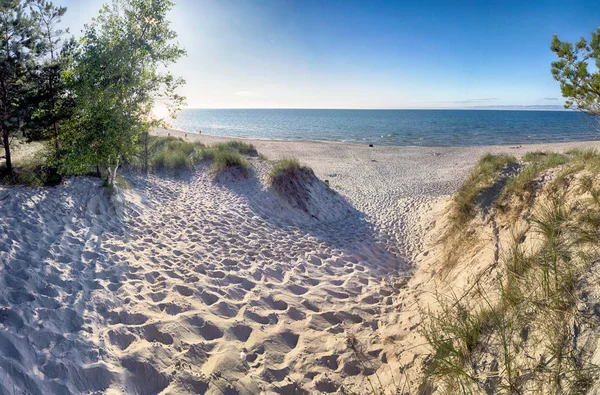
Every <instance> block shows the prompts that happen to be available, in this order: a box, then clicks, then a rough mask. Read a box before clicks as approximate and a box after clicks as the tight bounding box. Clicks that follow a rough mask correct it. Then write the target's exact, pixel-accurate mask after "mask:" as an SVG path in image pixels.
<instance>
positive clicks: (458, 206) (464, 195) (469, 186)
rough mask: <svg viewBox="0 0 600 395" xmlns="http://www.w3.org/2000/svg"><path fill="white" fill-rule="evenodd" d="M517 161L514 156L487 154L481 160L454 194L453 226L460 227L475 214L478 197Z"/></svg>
mask: <svg viewBox="0 0 600 395" xmlns="http://www.w3.org/2000/svg"><path fill="white" fill-rule="evenodd" d="M514 162H516V159H515V157H514V156H510V155H492V154H487V155H485V156H484V157H483V158H481V159H480V160H479V162H478V163H477V165H476V166H475V168H474V169H473V171H472V172H471V174H470V175H469V177H468V178H467V180H466V181H465V183H464V184H463V185H462V187H461V188H460V189H459V190H458V192H457V193H456V194H455V195H454V200H453V202H452V208H451V210H452V212H451V222H452V226H453V228H460V227H462V225H464V224H465V223H466V222H468V221H469V220H471V219H472V218H473V217H474V216H475V213H476V211H475V206H476V203H477V198H478V197H479V196H480V195H481V193H482V192H483V191H484V190H486V189H488V188H491V187H492V185H493V184H494V182H495V181H496V179H497V178H498V176H499V175H500V173H501V172H502V170H503V169H504V168H505V167H506V166H507V165H508V164H509V163H514Z"/></svg>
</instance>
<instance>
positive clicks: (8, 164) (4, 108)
mask: <svg viewBox="0 0 600 395" xmlns="http://www.w3.org/2000/svg"><path fill="white" fill-rule="evenodd" d="M1 86H2V121H3V122H6V121H7V120H8V112H7V106H8V93H7V92H6V81H4V80H3V81H2V84H1ZM1 127H2V145H4V156H5V159H6V171H7V173H8V174H12V160H11V157H10V136H9V133H8V126H7V125H6V124H5V125H4V126H1Z"/></svg>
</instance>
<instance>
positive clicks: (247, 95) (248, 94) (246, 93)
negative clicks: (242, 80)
mask: <svg viewBox="0 0 600 395" xmlns="http://www.w3.org/2000/svg"><path fill="white" fill-rule="evenodd" d="M234 95H235V96H239V97H245V98H248V99H264V96H263V95H261V94H260V93H256V92H251V91H239V92H235V93H234Z"/></svg>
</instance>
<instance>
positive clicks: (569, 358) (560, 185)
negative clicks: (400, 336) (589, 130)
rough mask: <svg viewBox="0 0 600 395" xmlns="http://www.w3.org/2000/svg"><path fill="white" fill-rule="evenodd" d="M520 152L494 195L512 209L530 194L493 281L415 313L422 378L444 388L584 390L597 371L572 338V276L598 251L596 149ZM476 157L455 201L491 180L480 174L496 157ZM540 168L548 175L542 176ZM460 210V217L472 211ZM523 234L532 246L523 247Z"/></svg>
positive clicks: (577, 310)
mask: <svg viewBox="0 0 600 395" xmlns="http://www.w3.org/2000/svg"><path fill="white" fill-rule="evenodd" d="M523 159H524V161H525V163H524V165H523V167H521V171H520V173H518V174H516V175H514V176H512V177H511V178H510V179H509V180H508V182H507V183H506V185H505V186H504V188H503V190H502V193H501V194H500V197H499V199H501V200H502V202H503V204H505V205H506V207H507V209H509V210H512V207H511V206H510V205H511V204H515V205H521V204H522V196H523V195H524V194H526V193H530V194H531V196H529V197H528V199H529V200H528V209H529V210H528V212H531V214H532V215H531V216H530V217H529V218H528V219H527V223H528V224H529V229H528V230H527V231H525V233H523V234H515V235H513V237H512V241H511V242H510V243H509V245H508V246H507V247H505V248H504V250H503V251H502V254H501V260H500V265H499V266H498V268H497V269H495V271H496V272H497V275H498V277H497V280H496V281H492V284H490V282H489V280H488V282H487V283H486V284H485V285H483V284H480V281H481V279H480V278H478V279H477V280H476V281H475V283H474V284H472V286H471V287H469V291H467V292H466V293H465V294H462V295H458V296H457V295H451V296H450V297H448V296H441V295H438V302H439V303H438V304H439V309H437V310H435V311H423V312H422V314H423V316H424V317H425V319H424V321H423V325H422V333H423V334H424V336H425V337H426V339H427V341H428V343H429V346H430V347H431V350H432V353H431V357H430V359H429V361H428V364H427V369H426V377H427V378H426V380H428V381H433V382H435V383H436V384H438V385H441V386H442V388H443V389H444V390H445V391H447V392H448V393H481V392H488V393H529V392H531V393H534V392H537V393H585V392H586V391H587V390H588V389H589V388H590V386H591V384H592V383H593V378H594V377H596V376H597V374H598V373H599V369H598V366H595V365H593V364H592V363H591V362H590V355H587V354H586V352H585V350H583V349H582V348H581V347H582V345H581V344H579V343H578V342H577V341H576V338H577V331H581V330H583V329H582V328H584V327H585V325H587V324H586V322H587V318H586V314H587V313H586V312H585V311H581V304H582V300H581V299H580V298H581V296H580V292H579V291H578V284H579V283H580V281H581V279H582V278H584V277H585V275H586V273H587V271H588V270H589V269H590V267H591V265H592V264H593V263H594V262H595V261H597V260H598V259H599V258H600V237H599V236H600V214H599V213H600V181H599V180H600V177H599V176H600V155H599V154H598V153H596V152H595V151H572V152H569V153H567V154H564V155H563V154H553V153H532V154H528V155H525V156H524V158H523ZM485 162H487V163H491V165H490V166H488V165H485V166H486V167H487V169H486V168H482V167H480V166H478V167H476V168H475V170H474V173H475V174H472V176H471V177H469V181H468V182H467V183H466V188H467V191H470V192H469V193H466V192H465V191H463V192H462V193H463V195H462V196H460V197H458V198H457V199H458V200H459V201H460V202H468V201H469V199H467V198H468V197H470V196H474V195H475V192H474V191H476V190H481V188H480V186H483V187H485V185H490V183H493V180H492V181H490V180H489V178H487V176H489V175H491V174H493V173H495V172H497V169H498V167H499V166H501V163H502V162H503V161H497V160H491V158H489V157H488V158H486V159H485ZM480 164H481V162H480ZM546 170H553V171H555V176H554V178H553V179H552V181H549V180H548V181H546V182H541V180H539V177H540V175H541V174H542V173H543V172H544V171H546ZM532 188H533V189H534V190H533V191H532ZM455 204H456V200H455ZM455 207H456V206H455ZM519 210H520V208H519ZM519 212H520V211H519ZM461 215H464V217H461V218H463V220H465V219H466V220H467V222H468V218H469V216H471V215H472V212H468V211H464V212H463V214H461ZM467 215H468V216H467ZM465 223H466V222H463V224H465ZM511 223H512V222H510V221H508V222H507V223H506V224H505V225H507V226H510V224H511ZM501 225H502V224H499V226H501ZM455 229H456V228H455ZM525 235H527V238H531V237H533V238H534V239H536V241H538V242H539V246H538V247H536V248H533V249H526V248H525V244H524V243H525V242H524V240H526V237H525ZM464 258H465V257H464V256H463V257H462V259H463V260H464ZM592 325H596V324H595V323H593V324H592Z"/></svg>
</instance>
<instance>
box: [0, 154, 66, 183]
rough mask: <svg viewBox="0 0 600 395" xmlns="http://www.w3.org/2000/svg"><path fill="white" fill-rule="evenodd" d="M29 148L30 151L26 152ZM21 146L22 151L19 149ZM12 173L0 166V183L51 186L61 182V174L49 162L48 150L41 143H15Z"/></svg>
mask: <svg viewBox="0 0 600 395" xmlns="http://www.w3.org/2000/svg"><path fill="white" fill-rule="evenodd" d="M25 147H26V148H30V149H31V152H27V149H25ZM19 148H22V149H23V151H25V152H23V153H21V152H20V151H21V150H20V149H19ZM14 154H15V157H14V160H13V169H12V173H9V172H8V171H7V169H6V167H5V166H0V184H4V185H24V186H27V187H41V186H53V185H57V184H59V183H60V182H61V179H62V177H61V175H60V174H59V173H58V172H57V169H56V167H54V166H52V165H51V164H50V161H49V159H48V155H49V153H48V151H47V149H46V147H45V146H44V144H42V143H32V144H25V143H22V144H20V145H18V144H15V151H14Z"/></svg>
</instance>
